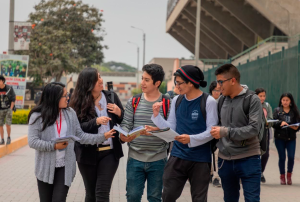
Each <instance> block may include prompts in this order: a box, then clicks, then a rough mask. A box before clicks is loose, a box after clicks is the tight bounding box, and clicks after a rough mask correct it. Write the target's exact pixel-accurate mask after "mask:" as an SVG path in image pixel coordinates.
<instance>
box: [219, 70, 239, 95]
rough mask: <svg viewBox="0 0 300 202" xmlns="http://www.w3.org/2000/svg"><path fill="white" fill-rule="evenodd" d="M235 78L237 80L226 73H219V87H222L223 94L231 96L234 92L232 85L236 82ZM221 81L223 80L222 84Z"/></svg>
mask: <svg viewBox="0 0 300 202" xmlns="http://www.w3.org/2000/svg"><path fill="white" fill-rule="evenodd" d="M233 80H235V78H230V77H229V76H226V75H225V74H219V75H217V83H218V85H217V87H220V90H221V93H222V95H224V96H229V95H231V94H232V91H233V90H232V86H233V85H234V84H235V82H234V81H233ZM220 82H222V84H220Z"/></svg>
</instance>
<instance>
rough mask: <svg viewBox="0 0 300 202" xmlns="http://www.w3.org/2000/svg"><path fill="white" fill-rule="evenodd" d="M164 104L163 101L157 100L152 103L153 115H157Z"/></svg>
mask: <svg viewBox="0 0 300 202" xmlns="http://www.w3.org/2000/svg"><path fill="white" fill-rule="evenodd" d="M162 105H163V102H156V103H154V104H153V105H152V110H153V115H154V117H157V116H158V114H159V110H160V107H161V106H162Z"/></svg>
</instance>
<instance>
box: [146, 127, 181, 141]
mask: <svg viewBox="0 0 300 202" xmlns="http://www.w3.org/2000/svg"><path fill="white" fill-rule="evenodd" d="M149 133H151V134H152V135H154V136H156V137H158V138H160V139H163V140H164V141H166V142H172V141H174V140H175V137H176V136H179V134H178V133H176V132H175V131H174V130H172V129H171V128H164V129H160V130H155V131H150V132H149Z"/></svg>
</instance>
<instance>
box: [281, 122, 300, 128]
mask: <svg viewBox="0 0 300 202" xmlns="http://www.w3.org/2000/svg"><path fill="white" fill-rule="evenodd" d="M299 125H300V123H295V124H291V125H288V126H283V127H282V128H287V127H290V126H299Z"/></svg>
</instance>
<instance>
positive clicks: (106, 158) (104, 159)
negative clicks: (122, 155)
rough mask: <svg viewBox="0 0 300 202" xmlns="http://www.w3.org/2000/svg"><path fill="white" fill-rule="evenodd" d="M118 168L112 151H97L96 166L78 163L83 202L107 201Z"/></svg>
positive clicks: (117, 161) (117, 162)
mask: <svg viewBox="0 0 300 202" xmlns="http://www.w3.org/2000/svg"><path fill="white" fill-rule="evenodd" d="M118 166H119V160H116V158H115V156H114V153H113V151H112V150H106V151H99V152H98V156H97V165H87V164H82V163H78V168H79V171H80V173H81V175H82V178H83V182H84V186H85V191H86V195H85V202H96V201H97V202H99V201H101V202H102V201H103V202H107V201H109V194H110V188H111V184H112V181H113V178H114V176H115V174H116V171H117V169H118Z"/></svg>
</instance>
